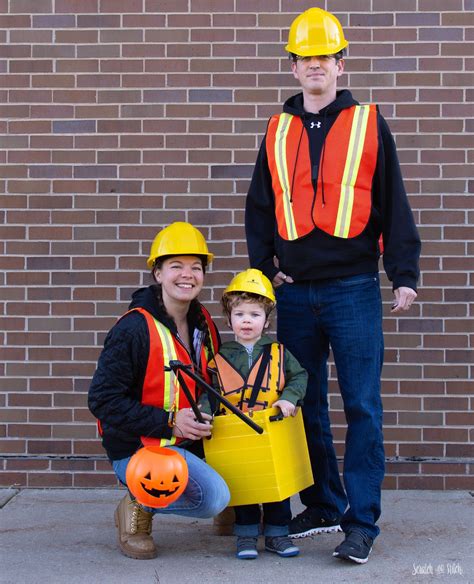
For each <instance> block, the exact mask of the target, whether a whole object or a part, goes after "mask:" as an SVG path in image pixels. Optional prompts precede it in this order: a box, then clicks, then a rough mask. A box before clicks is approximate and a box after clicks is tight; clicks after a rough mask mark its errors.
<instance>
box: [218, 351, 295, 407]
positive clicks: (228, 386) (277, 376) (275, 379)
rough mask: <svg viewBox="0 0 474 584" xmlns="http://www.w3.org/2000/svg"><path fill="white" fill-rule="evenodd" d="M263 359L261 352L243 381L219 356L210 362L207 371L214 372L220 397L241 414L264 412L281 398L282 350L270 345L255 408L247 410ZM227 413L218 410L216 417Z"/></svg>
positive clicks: (241, 376) (239, 374) (283, 369)
mask: <svg viewBox="0 0 474 584" xmlns="http://www.w3.org/2000/svg"><path fill="white" fill-rule="evenodd" d="M262 358H263V352H262V354H261V355H260V357H259V358H258V359H257V360H256V361H255V363H253V364H252V367H251V368H250V371H249V373H248V375H247V377H244V376H243V375H242V374H241V373H240V371H237V369H235V367H234V366H233V365H232V363H230V362H229V361H228V360H227V359H226V358H225V357H223V356H222V355H220V354H217V355H214V359H213V360H212V361H210V362H209V369H210V370H214V371H215V373H216V374H217V378H218V380H219V386H220V390H221V393H222V395H223V396H224V397H226V398H227V399H228V400H229V401H230V403H231V404H232V405H234V406H236V407H238V408H239V409H240V410H242V411H243V412H248V411H254V410H264V409H266V408H268V407H271V405H272V404H273V403H274V402H276V401H277V399H278V398H279V397H280V395H281V392H282V391H283V388H284V386H285V361H284V347H283V345H281V344H279V343H272V344H271V349H270V358H269V360H268V362H267V365H266V368H265V371H264V374H263V378H262V382H261V385H260V391H259V392H258V395H257V398H256V401H255V405H253V406H252V407H249V401H250V398H251V396H252V390H253V388H254V385H255V379H256V377H257V372H258V370H259V368H260V364H261V362H262ZM227 413H231V412H229V410H228V409H227V408H226V407H225V406H221V407H220V408H219V414H227Z"/></svg>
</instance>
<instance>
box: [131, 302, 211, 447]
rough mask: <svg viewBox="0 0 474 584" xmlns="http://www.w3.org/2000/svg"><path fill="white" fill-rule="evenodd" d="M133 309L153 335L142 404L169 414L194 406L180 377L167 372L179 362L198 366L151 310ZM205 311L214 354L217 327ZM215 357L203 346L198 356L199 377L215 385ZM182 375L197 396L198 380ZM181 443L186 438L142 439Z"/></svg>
mask: <svg viewBox="0 0 474 584" xmlns="http://www.w3.org/2000/svg"><path fill="white" fill-rule="evenodd" d="M132 310H136V311H137V312H140V314H143V316H144V317H145V319H146V322H147V325H148V331H149V336H150V352H149V354H148V364H147V368H146V373H145V380H144V383H143V391H142V403H143V404H145V405H150V406H155V407H157V408H162V409H164V410H166V411H167V412H171V411H172V410H175V411H178V410H181V409H183V408H189V407H190V405H191V404H190V403H189V401H188V399H187V397H186V395H185V394H184V392H183V390H182V388H181V387H180V385H179V383H178V380H177V379H176V375H175V374H174V373H173V372H172V371H166V370H165V366H166V367H167V366H168V364H169V362H170V361H171V360H179V361H181V362H182V363H184V364H185V365H191V366H193V368H194V364H193V362H192V359H191V356H190V355H189V353H188V351H187V349H186V348H185V347H184V346H183V345H182V344H181V343H180V342H179V340H178V339H177V338H176V337H175V336H174V335H173V334H172V332H171V331H170V329H169V328H168V327H166V326H165V325H164V324H162V323H161V322H160V321H159V320H157V319H156V318H154V317H153V316H152V315H151V314H150V313H149V312H148V311H147V310H145V309H143V308H134V309H132ZM201 310H202V313H203V315H204V318H205V319H206V322H207V326H208V328H209V332H210V337H211V344H212V350H213V353H214V352H215V351H217V350H218V348H219V340H218V333H217V329H216V325H215V324H214V322H213V321H212V319H211V316H210V314H209V313H208V312H207V310H206V309H205V308H204V307H203V306H201ZM211 357H212V355H209V354H208V350H207V348H206V347H204V346H202V347H201V354H200V355H198V356H197V358H198V359H199V363H200V371H199V375H200V376H201V377H203V379H204V380H205V381H206V382H207V383H210V382H211V379H210V376H209V373H208V371H207V369H208V361H209V359H210V358H211ZM181 373H182V376H183V379H184V380H185V382H186V385H187V387H188V388H189V390H190V392H191V394H192V395H193V396H195V397H197V393H198V391H197V388H196V383H195V381H194V380H192V379H191V378H190V377H189V376H187V375H186V373H185V372H184V371H182V372H181ZM181 440H182V438H176V437H175V436H173V437H172V438H171V439H169V440H168V439H166V438H151V437H147V436H142V437H141V441H142V443H143V444H144V445H145V446H148V445H152V444H154V445H157V446H158V445H159V446H169V445H171V444H178V443H179V442H180V441H181Z"/></svg>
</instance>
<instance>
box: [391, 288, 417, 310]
mask: <svg viewBox="0 0 474 584" xmlns="http://www.w3.org/2000/svg"><path fill="white" fill-rule="evenodd" d="M393 294H394V296H395V301H394V303H393V304H392V310H391V312H402V311H406V310H409V309H410V306H411V305H412V304H413V302H414V301H415V298H416V296H417V294H416V292H415V291H414V290H412V289H411V288H407V287H406V286H400V288H397V289H396V290H394V291H393Z"/></svg>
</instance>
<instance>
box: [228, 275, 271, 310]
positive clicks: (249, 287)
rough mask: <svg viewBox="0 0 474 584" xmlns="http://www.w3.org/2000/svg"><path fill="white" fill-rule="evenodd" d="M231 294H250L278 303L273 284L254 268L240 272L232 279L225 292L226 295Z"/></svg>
mask: <svg viewBox="0 0 474 584" xmlns="http://www.w3.org/2000/svg"><path fill="white" fill-rule="evenodd" d="M231 292H250V293H252V294H258V295H259V296H264V297H265V298H268V299H269V300H271V301H272V302H276V298H275V294H274V293H273V286H272V283H271V282H270V280H269V279H268V278H267V277H266V276H265V275H264V274H262V272H261V271H260V270H256V269H254V268H249V269H248V270H245V271H244V272H240V273H239V274H237V275H236V276H234V277H233V278H232V280H231V282H230V284H229V285H228V286H227V288H226V289H225V290H224V294H230V293H231Z"/></svg>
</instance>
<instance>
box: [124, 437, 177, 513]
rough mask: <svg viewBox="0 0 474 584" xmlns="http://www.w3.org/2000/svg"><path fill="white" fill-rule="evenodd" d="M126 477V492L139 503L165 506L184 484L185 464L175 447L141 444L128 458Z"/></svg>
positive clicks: (175, 496) (174, 498)
mask: <svg viewBox="0 0 474 584" xmlns="http://www.w3.org/2000/svg"><path fill="white" fill-rule="evenodd" d="M126 480H127V486H128V488H129V489H130V492H131V493H132V495H134V497H135V498H136V500H137V501H138V502H139V503H140V504H141V505H144V506H145V507H153V508H162V507H168V505H170V504H171V503H173V502H174V501H176V499H178V498H179V497H180V496H181V495H182V493H183V491H184V489H185V488H186V485H187V484H188V465H187V464H186V460H185V459H184V458H183V457H182V456H181V454H179V453H178V452H176V451H175V450H171V449H169V448H162V447H161V446H145V447H144V448H140V450H138V451H137V452H136V453H135V454H134V455H133V456H132V458H131V459H130V462H129V463H128V466H127V472H126Z"/></svg>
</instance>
